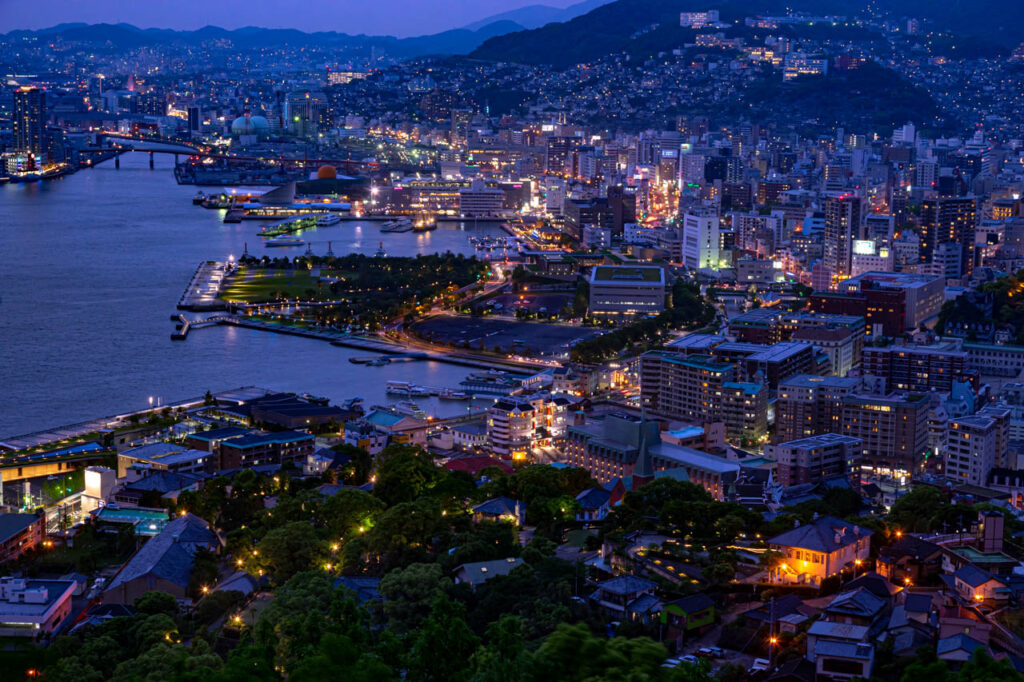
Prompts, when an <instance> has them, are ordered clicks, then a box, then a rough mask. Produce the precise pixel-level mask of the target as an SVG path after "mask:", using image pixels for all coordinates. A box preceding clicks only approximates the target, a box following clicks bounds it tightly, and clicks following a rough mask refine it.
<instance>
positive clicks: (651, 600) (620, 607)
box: [590, 575, 661, 621]
mask: <svg viewBox="0 0 1024 682" xmlns="http://www.w3.org/2000/svg"><path fill="white" fill-rule="evenodd" d="M657 587H658V585H657V583H653V582H651V581H650V580H645V579H643V578H637V577H635V576H631V575H620V576H618V577H617V578H612V579H611V580H606V581H604V582H603V583H600V584H598V586H597V589H596V590H594V592H593V593H592V594H591V595H590V601H591V602H593V603H594V604H595V605H596V606H598V607H599V608H600V609H602V610H603V611H604V612H605V613H607V614H608V616H609V617H611V618H615V619H618V620H621V621H646V620H647V619H648V617H649V615H650V614H651V613H652V612H653V611H654V608H655V607H657V606H660V604H661V602H660V600H659V599H658V598H657V596H655V594H654V591H655V590H656V589H657Z"/></svg>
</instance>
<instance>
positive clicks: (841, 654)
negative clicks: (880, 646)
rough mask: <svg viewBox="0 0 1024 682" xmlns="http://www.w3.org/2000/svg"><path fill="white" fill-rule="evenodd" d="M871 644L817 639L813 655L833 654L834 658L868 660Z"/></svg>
mask: <svg viewBox="0 0 1024 682" xmlns="http://www.w3.org/2000/svg"><path fill="white" fill-rule="evenodd" d="M871 654H872V646H871V645H870V644H865V643H858V644H854V643H853V642H835V641H832V640H830V639H819V640H818V641H817V642H816V643H815V645H814V655H815V657H818V656H833V657H836V658H859V659H861V660H868V659H870V658H871Z"/></svg>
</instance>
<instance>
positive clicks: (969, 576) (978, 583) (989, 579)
mask: <svg viewBox="0 0 1024 682" xmlns="http://www.w3.org/2000/svg"><path fill="white" fill-rule="evenodd" d="M952 577H953V584H954V589H955V591H956V595H957V596H958V597H959V598H960V599H961V600H962V601H963V602H964V603H965V604H981V603H987V604H989V605H992V604H1005V603H1006V602H1007V600H1008V599H1009V598H1010V590H1009V587H1008V586H1007V584H1006V582H1004V581H1003V580H1000V579H999V578H997V577H996V576H994V575H992V574H991V573H989V572H988V571H986V570H984V569H982V568H978V567H977V566H974V565H971V564H968V565H967V566H963V567H962V568H960V569H959V570H957V572H956V573H954V574H953V576H952Z"/></svg>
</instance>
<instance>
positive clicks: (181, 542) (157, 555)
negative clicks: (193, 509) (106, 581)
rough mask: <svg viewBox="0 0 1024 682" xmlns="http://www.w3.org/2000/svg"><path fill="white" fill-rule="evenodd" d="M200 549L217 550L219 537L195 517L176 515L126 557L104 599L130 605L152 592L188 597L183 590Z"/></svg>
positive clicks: (182, 597) (191, 515)
mask: <svg viewBox="0 0 1024 682" xmlns="http://www.w3.org/2000/svg"><path fill="white" fill-rule="evenodd" d="M200 549H206V550H209V551H211V552H216V551H218V550H219V549H220V538H219V537H218V536H217V534H216V533H215V532H214V531H213V530H212V529H211V528H210V524H209V523H207V522H206V521H204V520H203V519H201V518H199V517H198V516H195V515H193V514H184V515H182V516H179V517H178V518H176V519H174V520H173V521H171V522H170V523H168V524H167V525H166V526H164V529H163V530H162V531H161V532H160V534H159V535H157V536H155V537H154V538H152V539H151V540H149V541H148V542H147V543H146V544H144V545H143V546H142V548H141V549H139V551H137V552H136V553H135V554H134V555H133V556H132V558H131V559H129V560H128V562H127V563H126V564H125V565H124V566H123V567H122V568H121V571H120V572H119V573H118V574H117V575H116V576H114V579H113V580H112V581H111V582H110V585H109V586H108V587H107V589H106V591H104V592H103V602H104V603H118V604H132V603H134V602H135V600H136V599H137V598H138V597H141V596H142V595H143V594H145V593H147V592H152V591H159V592H166V593H167V594H170V595H171V596H173V597H176V598H178V599H183V600H184V599H187V595H186V594H185V591H186V590H187V588H188V583H189V578H190V577H191V574H192V566H193V563H194V561H195V555H196V553H197V552H198V551H199V550H200Z"/></svg>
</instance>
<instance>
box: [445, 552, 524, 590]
mask: <svg viewBox="0 0 1024 682" xmlns="http://www.w3.org/2000/svg"><path fill="white" fill-rule="evenodd" d="M522 565H523V560H522V559H520V558H518V557H516V558H511V557H510V558H508V559H495V560H494V561H475V562H473V563H470V564H462V565H461V566H459V567H458V568H456V569H455V584H456V585H469V586H470V587H471V588H473V589H476V587H477V586H478V585H483V584H484V583H485V582H487V581H488V580H490V579H491V578H494V577H497V576H499V575H508V574H509V573H511V572H512V571H513V569H515V568H516V567H517V566H522Z"/></svg>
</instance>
